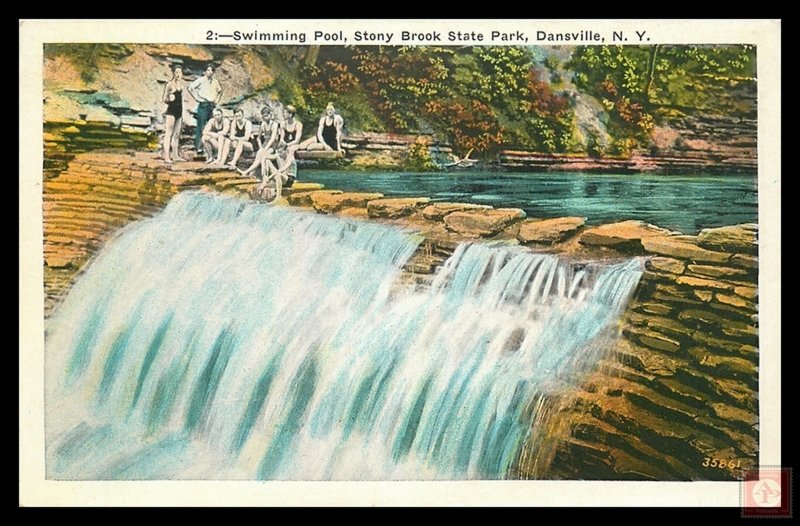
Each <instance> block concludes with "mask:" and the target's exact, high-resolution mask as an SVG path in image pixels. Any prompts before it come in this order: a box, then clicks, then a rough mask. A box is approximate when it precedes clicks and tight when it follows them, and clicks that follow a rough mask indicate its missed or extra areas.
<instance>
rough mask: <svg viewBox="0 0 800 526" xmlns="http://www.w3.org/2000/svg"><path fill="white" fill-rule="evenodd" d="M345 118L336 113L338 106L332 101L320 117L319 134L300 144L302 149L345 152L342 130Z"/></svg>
mask: <svg viewBox="0 0 800 526" xmlns="http://www.w3.org/2000/svg"><path fill="white" fill-rule="evenodd" d="M343 128H344V119H343V118H342V116H341V115H339V114H338V113H336V108H335V107H334V106H333V103H332V102H329V103H328V105H327V106H326V107H325V113H323V114H322V117H320V119H319V126H318V127H317V135H316V136H315V137H309V138H308V139H306V140H305V141H303V142H302V143H301V144H300V145H299V148H300V149H305V150H325V151H334V152H340V153H344V150H343V149H342V130H343Z"/></svg>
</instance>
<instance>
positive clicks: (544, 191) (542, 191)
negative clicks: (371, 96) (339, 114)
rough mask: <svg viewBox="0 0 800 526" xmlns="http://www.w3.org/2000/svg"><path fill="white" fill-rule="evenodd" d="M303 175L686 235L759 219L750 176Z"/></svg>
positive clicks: (333, 183) (359, 187)
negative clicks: (645, 224) (635, 222)
mask: <svg viewBox="0 0 800 526" xmlns="http://www.w3.org/2000/svg"><path fill="white" fill-rule="evenodd" d="M300 177H301V180H303V181H314V182H319V183H323V184H325V185H327V186H328V187H330V188H337V189H341V190H349V191H371V192H381V193H383V194H385V195H386V196H398V197H402V196H427V197H430V198H432V199H433V200H435V201H460V202H469V203H479V204H487V205H492V206H495V207H516V208H522V209H523V210H525V212H526V213H527V214H528V217H538V218H548V217H560V216H580V217H586V218H587V222H588V223H589V224H600V223H607V222H612V221H620V220H625V219H640V220H642V221H646V222H648V223H653V224H656V225H659V226H662V227H665V228H670V229H673V230H678V231H681V232H683V233H685V234H695V233H697V232H698V231H700V230H701V229H703V228H710V227H717V226H724V225H734V224H739V223H754V222H757V221H758V192H757V191H758V186H757V180H756V179H755V178H753V177H749V176H705V175H698V176H684V175H681V176H670V175H645V174H627V175H614V174H585V173H559V172H548V173H517V172H513V173H512V172H451V173H447V172H442V173H438V172H437V173H397V172H395V173H387V172H337V171H314V170H305V171H303V172H302V173H301V174H300Z"/></svg>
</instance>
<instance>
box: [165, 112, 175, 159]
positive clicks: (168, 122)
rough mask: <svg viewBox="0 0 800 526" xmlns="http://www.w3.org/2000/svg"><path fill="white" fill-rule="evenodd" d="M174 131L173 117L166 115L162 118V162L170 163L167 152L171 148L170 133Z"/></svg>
mask: <svg viewBox="0 0 800 526" xmlns="http://www.w3.org/2000/svg"><path fill="white" fill-rule="evenodd" d="M174 129H175V117H173V116H172V115H167V116H166V117H164V160H165V161H166V162H168V163H171V162H172V160H171V159H170V157H169V150H170V148H171V147H172V131H173V130H174Z"/></svg>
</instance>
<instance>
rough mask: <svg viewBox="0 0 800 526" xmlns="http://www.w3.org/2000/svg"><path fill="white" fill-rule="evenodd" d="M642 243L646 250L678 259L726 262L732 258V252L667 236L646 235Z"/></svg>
mask: <svg viewBox="0 0 800 526" xmlns="http://www.w3.org/2000/svg"><path fill="white" fill-rule="evenodd" d="M641 243H642V246H643V247H644V249H645V251H647V252H649V253H651V254H658V255H661V256H671V257H674V258H678V259H687V260H691V261H702V262H707V263H724V262H726V261H728V260H729V259H730V258H731V256H730V254H726V253H724V252H714V251H711V250H706V249H705V248H701V247H699V246H697V245H696V244H694V243H692V242H689V241H686V240H681V239H674V238H672V237H667V236H655V237H645V238H642V240H641Z"/></svg>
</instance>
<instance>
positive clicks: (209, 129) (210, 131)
mask: <svg viewBox="0 0 800 526" xmlns="http://www.w3.org/2000/svg"><path fill="white" fill-rule="evenodd" d="M213 126H214V119H209V120H208V122H207V123H206V125H205V126H203V135H210V136H212V137H215V136H216V135H217V132H215V131H214V128H213Z"/></svg>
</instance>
